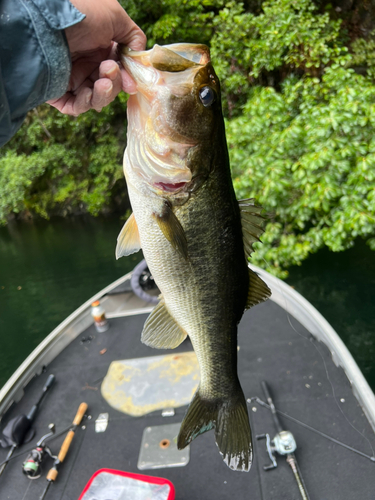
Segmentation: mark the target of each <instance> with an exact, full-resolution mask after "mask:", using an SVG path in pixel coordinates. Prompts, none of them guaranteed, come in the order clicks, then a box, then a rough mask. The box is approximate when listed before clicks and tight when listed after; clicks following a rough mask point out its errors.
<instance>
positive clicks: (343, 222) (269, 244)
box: [0, 0, 375, 276]
mask: <svg viewBox="0 0 375 500" xmlns="http://www.w3.org/2000/svg"><path fill="white" fill-rule="evenodd" d="M121 3H122V4H123V6H124V7H125V8H126V9H127V11H128V13H129V15H130V16H131V17H132V18H133V19H134V20H135V21H136V22H137V23H138V24H139V25H140V26H141V27H142V28H143V29H144V31H145V32H146V34H147V36H148V39H149V46H152V45H153V44H154V43H159V44H166V43H174V42H181V41H187V42H199V43H206V44H209V45H210V47H211V54H212V59H213V62H214V65H215V69H216V71H217V73H218V74H219V76H220V79H221V82H222V98H223V104H224V112H225V116H226V125H227V135H228V144H229V150H230V157H231V165H232V170H233V179H234V185H235V189H236V191H237V194H238V197H242V198H244V197H254V198H256V199H257V200H258V201H259V202H260V203H261V204H262V205H263V207H264V208H265V210H266V211H267V212H268V213H269V217H270V222H269V224H268V225H267V230H266V233H265V235H264V236H263V238H262V239H263V245H259V246H258V249H257V252H256V253H255V254H254V257H253V261H254V262H255V263H258V264H260V265H261V266H262V267H266V268H268V270H270V271H271V272H276V273H277V274H279V275H280V276H285V275H286V271H285V269H286V268H287V267H288V266H290V265H292V264H299V263H301V262H302V261H303V259H305V258H306V257H307V256H308V255H309V254H310V253H312V252H315V251H317V250H318V249H319V248H321V247H323V246H328V247H329V248H330V249H331V250H334V251H339V250H344V249H346V248H348V247H350V246H351V245H352V244H353V242H354V240H355V238H357V237H362V238H364V239H365V240H366V241H367V242H368V244H369V245H370V246H371V248H373V249H375V139H374V137H375V134H374V132H375V129H374V127H375V82H374V77H375V36H374V35H373V34H370V35H369V36H368V37H367V38H364V37H359V36H358V33H359V34H361V30H360V29H355V28H356V26H355V25H354V24H353V22H351V23H350V22H349V21H348V18H347V16H346V17H345V19H344V21H343V20H342V19H340V18H339V16H338V13H337V9H336V10H334V9H332V7H331V5H330V4H326V7H325V6H324V5H325V4H324V2H322V1H318V0H317V1H316V2H313V1H312V0H271V1H261V0H248V1H246V2H244V3H237V2H228V1H225V0H182V1H181V0H154V1H151V0H145V1H142V2H140V1H139V0H128V1H122V2H121ZM348 27H350V29H349V28H348ZM357 28H358V26H357ZM125 131H126V97H125V96H124V95H122V96H119V98H118V99H117V100H116V101H115V102H114V103H113V104H112V105H111V106H108V107H107V108H105V110H103V111H102V113H100V114H98V113H96V112H89V113H86V114H85V115H82V116H80V117H78V118H70V117H66V116H63V115H60V114H59V113H58V112H56V111H55V110H53V109H52V108H49V107H47V106H46V105H45V106H42V107H40V108H39V109H38V110H37V111H33V112H31V113H30V114H29V116H28V118H27V121H26V123H25V124H24V126H23V127H22V129H21V131H20V132H19V133H18V134H17V136H16V137H15V138H14V139H13V140H12V141H11V142H10V143H9V144H8V145H7V146H6V147H4V148H3V149H2V151H1V153H0V219H1V220H2V221H5V220H6V219H7V217H9V214H14V213H21V214H25V213H31V214H35V213H36V214H39V215H41V216H43V217H48V216H50V215H51V214H54V213H60V214H66V213H70V212H73V213H74V212H77V211H88V212H90V213H92V214H94V215H95V214H98V213H100V212H103V211H104V210H112V209H113V208H114V207H115V205H116V204H118V203H119V202H122V201H124V200H125V201H126V188H125V183H124V180H123V175H122V169H121V156H122V152H123V149H124V147H125V142H126V139H125Z"/></svg>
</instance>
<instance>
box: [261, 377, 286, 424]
mask: <svg viewBox="0 0 375 500" xmlns="http://www.w3.org/2000/svg"><path fill="white" fill-rule="evenodd" d="M261 384H262V389H263V392H264V395H265V396H266V400H267V403H268V404H269V405H270V408H271V412H272V418H273V421H274V423H275V427H276V429H277V432H281V431H282V430H283V428H282V426H281V423H280V420H279V417H278V416H277V413H276V408H275V405H274V403H273V400H272V398H271V394H270V391H269V387H268V385H267V382H266V381H265V380H262V382H261Z"/></svg>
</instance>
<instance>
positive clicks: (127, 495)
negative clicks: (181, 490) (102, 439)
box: [78, 469, 175, 500]
mask: <svg viewBox="0 0 375 500" xmlns="http://www.w3.org/2000/svg"><path fill="white" fill-rule="evenodd" d="M94 499H95V500H174V499H175V489H174V486H173V484H172V483H171V482H170V481H168V479H164V478H161V477H153V476H144V475H143V474H132V473H130V472H123V471H120V470H114V469H100V470H98V471H97V472H95V474H94V475H93V476H92V478H91V479H90V481H89V482H88V483H87V484H86V486H85V489H84V490H83V492H82V493H81V496H80V497H79V499H78V500H94Z"/></svg>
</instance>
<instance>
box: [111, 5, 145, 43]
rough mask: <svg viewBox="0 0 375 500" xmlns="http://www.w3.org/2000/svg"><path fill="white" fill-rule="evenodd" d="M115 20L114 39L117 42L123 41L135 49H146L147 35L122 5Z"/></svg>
mask: <svg viewBox="0 0 375 500" xmlns="http://www.w3.org/2000/svg"><path fill="white" fill-rule="evenodd" d="M113 21H114V36H113V40H114V41H115V42H118V43H123V44H124V45H126V46H127V47H130V48H131V49H133V50H144V49H145V48H146V42H147V38H146V35H145V34H144V33H143V31H142V30H141V28H140V27H139V26H137V25H136V24H135V22H134V21H132V20H131V19H130V17H129V16H128V14H127V13H126V12H125V11H124V9H123V8H122V7H120V10H119V11H118V15H116V16H115V18H114V19H113Z"/></svg>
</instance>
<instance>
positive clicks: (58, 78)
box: [0, 0, 85, 146]
mask: <svg viewBox="0 0 375 500" xmlns="http://www.w3.org/2000/svg"><path fill="white" fill-rule="evenodd" d="M84 17H85V16H84V15H83V14H81V13H80V12H79V11H78V10H77V9H76V8H75V7H73V5H72V4H71V3H70V2H69V1H68V0H1V1H0V146H2V145H3V144H5V143H6V142H7V141H8V140H9V139H10V138H11V137H12V136H13V135H14V134H15V133H16V131H17V130H18V129H19V127H20V126H21V125H22V122H23V120H24V118H25V116H26V113H27V112H28V111H29V110H30V109H32V108H34V107H35V106H37V105H38V104H41V103H43V102H45V101H47V100H49V99H52V98H55V97H60V96H61V95H63V94H64V93H65V91H66V89H67V87H68V83H69V78H70V72H71V62H70V55H69V49H68V44H67V41H66V38H65V33H64V29H65V28H68V27H69V26H72V25H74V24H77V23H79V22H80V21H82V19H84Z"/></svg>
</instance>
